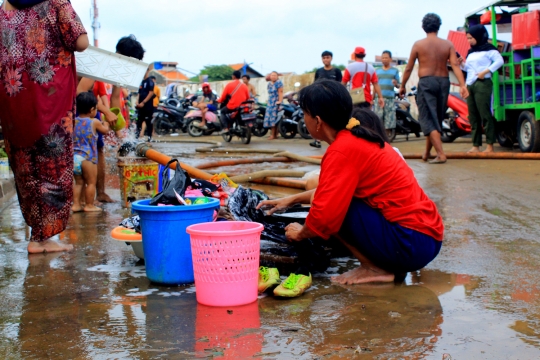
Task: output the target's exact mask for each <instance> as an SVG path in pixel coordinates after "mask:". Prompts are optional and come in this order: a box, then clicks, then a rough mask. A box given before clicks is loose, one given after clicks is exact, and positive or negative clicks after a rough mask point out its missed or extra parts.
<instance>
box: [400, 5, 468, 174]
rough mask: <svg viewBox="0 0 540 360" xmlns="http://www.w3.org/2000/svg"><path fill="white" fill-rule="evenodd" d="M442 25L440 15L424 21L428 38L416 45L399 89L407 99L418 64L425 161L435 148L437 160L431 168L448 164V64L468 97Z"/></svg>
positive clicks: (462, 92)
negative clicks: (445, 133)
mask: <svg viewBox="0 0 540 360" xmlns="http://www.w3.org/2000/svg"><path fill="white" fill-rule="evenodd" d="M441 24H442V20H441V18H440V17H439V15H437V14H433V13H429V14H427V15H426V16H424V18H423V19H422V28H423V29H424V31H425V32H426V38H425V39H422V40H418V41H417V42H415V43H414V45H413V48H412V50H411V56H410V57H409V62H408V63H407V67H406V68H405V72H404V73H403V81H402V82H401V87H400V89H399V95H400V96H402V97H403V96H405V91H406V90H405V85H406V84H407V81H409V78H410V76H411V73H412V71H413V68H414V63H415V62H416V60H418V64H419V68H418V77H419V78H420V81H419V82H418V95H417V101H416V102H417V104H418V111H419V113H420V114H419V116H418V122H420V126H421V127H422V132H423V133H424V136H426V150H425V152H424V155H423V156H422V160H424V161H429V157H430V156H431V148H433V147H434V148H435V151H436V152H437V157H436V158H435V159H434V160H432V161H429V163H430V164H444V163H446V155H445V154H444V151H443V147H442V140H441V132H442V121H443V119H444V116H445V114H446V110H447V103H448V94H449V93H450V78H449V76H448V63H449V62H450V66H452V70H454V75H456V77H457V79H458V82H459V87H460V94H461V97H462V98H463V99H466V98H468V97H469V91H468V90H467V85H466V84H465V80H464V78H463V72H462V71H461V68H460V67H459V62H458V58H457V55H456V49H455V48H454V45H453V44H452V43H451V42H450V41H448V40H444V39H441V38H439V37H438V34H439V29H440V27H441Z"/></svg>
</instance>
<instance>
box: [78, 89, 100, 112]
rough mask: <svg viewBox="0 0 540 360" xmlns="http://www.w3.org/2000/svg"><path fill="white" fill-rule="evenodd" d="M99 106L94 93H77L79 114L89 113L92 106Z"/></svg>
mask: <svg viewBox="0 0 540 360" xmlns="http://www.w3.org/2000/svg"><path fill="white" fill-rule="evenodd" d="M96 106H97V99H96V97H95V96H94V93H92V92H90V91H85V92H82V93H80V94H79V95H77V111H78V112H79V114H89V113H90V111H92V108H95V107H96Z"/></svg>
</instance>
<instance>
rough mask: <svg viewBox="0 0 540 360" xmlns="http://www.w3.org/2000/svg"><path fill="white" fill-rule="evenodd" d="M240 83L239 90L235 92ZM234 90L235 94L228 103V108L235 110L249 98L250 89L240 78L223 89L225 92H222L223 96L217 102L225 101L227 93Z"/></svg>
mask: <svg viewBox="0 0 540 360" xmlns="http://www.w3.org/2000/svg"><path fill="white" fill-rule="evenodd" d="M238 83H240V87H239V88H238V90H236V92H234V90H235V89H236V87H237V86H238ZM233 92H234V95H233V96H232V97H231V100H229V102H228V103H227V109H230V110H234V109H236V108H237V107H239V106H240V104H242V103H243V102H244V101H248V100H249V89H248V87H247V86H246V84H244V83H243V82H241V81H240V80H233V81H231V82H230V83H228V84H227V85H226V86H225V89H223V93H222V94H221V97H220V98H219V100H218V101H217V102H218V103H221V102H223V101H224V100H225V98H226V97H227V95H229V94H232V93H233Z"/></svg>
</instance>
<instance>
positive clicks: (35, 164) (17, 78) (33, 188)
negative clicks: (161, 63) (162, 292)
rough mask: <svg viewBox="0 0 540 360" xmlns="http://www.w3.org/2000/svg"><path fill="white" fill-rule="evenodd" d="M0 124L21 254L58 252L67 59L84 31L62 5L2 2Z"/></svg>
mask: <svg viewBox="0 0 540 360" xmlns="http://www.w3.org/2000/svg"><path fill="white" fill-rule="evenodd" d="M0 33H1V34H0V39H1V41H0V80H1V84H2V85H1V88H0V118H1V121H2V130H3V133H4V137H5V144H6V150H7V153H8V156H9V163H10V165H11V168H12V170H13V174H14V176H15V182H16V184H17V194H18V197H19V203H20V206H21V211H22V213H23V216H24V219H25V221H26V223H27V224H28V225H29V226H31V227H32V236H31V238H30V244H29V245H28V252H30V253H36V252H54V251H65V250H70V249H71V248H72V246H71V245H62V244H60V243H57V242H55V241H52V240H51V239H50V238H51V237H52V236H54V235H56V234H59V233H60V232H62V231H64V229H65V227H66V225H67V222H68V219H69V214H70V210H71V203H72V200H73V142H72V135H71V134H72V131H73V113H74V111H75V109H74V107H75V106H74V103H75V89H76V86H77V76H76V72H75V58H74V52H75V51H84V50H85V49H86V48H87V47H88V37H87V36H86V30H85V29H84V27H83V25H82V24H81V22H80V19H79V17H78V16H77V14H76V13H75V11H74V10H73V7H72V6H71V4H70V3H69V0H4V2H3V4H2V7H1V8H0Z"/></svg>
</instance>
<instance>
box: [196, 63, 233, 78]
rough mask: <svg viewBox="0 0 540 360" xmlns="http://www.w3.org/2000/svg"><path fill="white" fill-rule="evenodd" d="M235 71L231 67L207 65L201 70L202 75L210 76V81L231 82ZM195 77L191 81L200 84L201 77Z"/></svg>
mask: <svg viewBox="0 0 540 360" xmlns="http://www.w3.org/2000/svg"><path fill="white" fill-rule="evenodd" d="M233 71H234V70H233V69H232V68H231V67H230V66H229V65H206V66H205V67H204V69H202V70H201V73H200V75H208V81H223V80H231V76H232V74H233ZM200 75H197V76H194V77H192V78H191V79H190V80H191V81H195V82H198V81H199V76H200Z"/></svg>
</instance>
